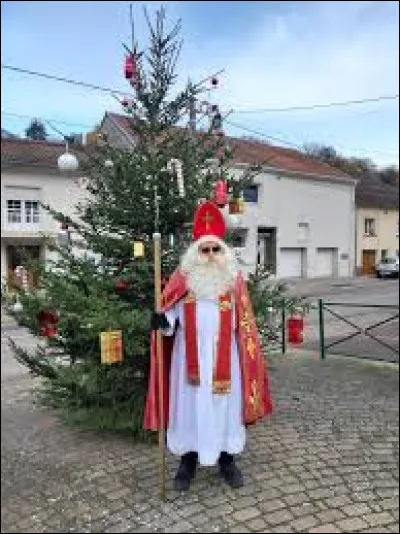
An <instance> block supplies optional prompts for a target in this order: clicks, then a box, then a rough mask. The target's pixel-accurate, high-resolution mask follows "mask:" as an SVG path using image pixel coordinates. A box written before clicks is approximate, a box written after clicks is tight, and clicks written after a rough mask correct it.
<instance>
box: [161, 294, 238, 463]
mask: <svg viewBox="0 0 400 534" xmlns="http://www.w3.org/2000/svg"><path fill="white" fill-rule="evenodd" d="M196 314H197V350H198V357H199V367H200V385H198V386H193V385H191V384H189V383H188V381H187V375H186V357H185V335H184V327H185V325H184V305H183V301H179V302H178V303H177V304H176V305H175V306H174V307H173V308H171V309H170V310H169V311H168V312H167V313H166V316H167V319H168V322H169V324H170V326H171V328H170V329H169V330H164V331H163V334H164V335H172V333H173V327H174V325H175V321H176V319H179V325H180V326H179V327H178V330H177V332H176V337H175V343H174V348H173V353H172V362H171V377H170V408H169V426H168V429H167V447H168V449H169V450H170V451H171V452H172V453H173V454H177V455H179V456H181V455H183V454H185V453H186V452H189V451H196V452H197V453H198V456H199V463H200V464H201V465H215V464H216V463H217V461H218V458H219V455H220V453H221V452H222V451H226V452H228V453H230V454H238V453H240V452H242V450H243V448H244V445H245V440H246V431H245V427H244V425H243V419H242V417H243V416H242V387H241V373H240V364H239V354H238V348H237V341H236V334H235V330H234V328H235V325H234V324H233V325H232V326H233V330H232V331H233V332H234V334H233V335H232V348H231V365H232V368H231V369H232V371H231V380H232V384H231V392H230V393H228V394H214V393H213V392H212V377H213V355H214V344H215V340H216V339H217V337H218V331H219V304H218V302H216V301H212V300H205V299H200V300H197V301H196ZM234 315H235V314H232V317H233V319H232V320H233V321H234Z"/></svg>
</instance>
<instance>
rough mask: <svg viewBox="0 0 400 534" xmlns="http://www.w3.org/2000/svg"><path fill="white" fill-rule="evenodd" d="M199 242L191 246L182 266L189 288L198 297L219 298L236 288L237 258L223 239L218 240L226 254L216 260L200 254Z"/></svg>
mask: <svg viewBox="0 0 400 534" xmlns="http://www.w3.org/2000/svg"><path fill="white" fill-rule="evenodd" d="M201 241H202V240H199V242H201ZM204 241H206V239H204ZM199 242H197V244H194V245H192V246H191V247H189V249H188V251H187V252H186V254H185V256H184V258H183V260H182V264H181V267H182V270H183V271H184V273H185V274H186V280H187V284H188V289H189V291H190V292H191V293H192V294H193V295H194V296H195V297H196V298H198V299H208V300H217V299H218V297H219V296H220V295H223V294H225V293H226V292H227V291H229V290H231V289H233V288H234V285H235V279H236V274H237V263H236V258H235V257H234V255H233V253H232V252H231V250H230V249H229V248H228V246H227V245H226V244H225V243H224V242H223V241H220V240H217V242H218V244H219V245H220V246H221V247H222V248H223V249H224V251H225V254H224V255H223V256H221V257H218V258H216V259H215V261H209V260H208V258H204V257H202V256H200V255H199V254H198V244H199Z"/></svg>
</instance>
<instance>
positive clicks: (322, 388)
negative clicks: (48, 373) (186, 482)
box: [1, 332, 399, 533]
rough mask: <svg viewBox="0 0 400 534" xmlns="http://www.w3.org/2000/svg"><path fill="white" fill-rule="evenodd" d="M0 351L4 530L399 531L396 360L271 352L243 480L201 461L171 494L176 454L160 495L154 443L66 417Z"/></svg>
mask: <svg viewBox="0 0 400 534" xmlns="http://www.w3.org/2000/svg"><path fill="white" fill-rule="evenodd" d="M8 333H11V332H8ZM2 334H3V332H2ZM22 337H23V336H22V334H21V339H22ZM3 344H4V341H3V339H2V345H3ZM3 352H4V353H5V354H6V356H5V357H4V359H3V360H2V369H3V368H5V369H6V370H7V372H6V373H5V377H4V378H3V373H2V388H1V396H2V421H1V424H2V434H1V436H2V448H1V463H2V472H1V481H2V484H1V507H2V510H1V532H186V531H188V532H205V531H207V532H271V533H272V532H287V533H290V532H310V533H311V532H398V531H399V519H398V517H399V516H398V495H399V485H398V476H399V475H398V467H399V452H398V450H399V442H398V434H399V407H398V400H399V399H398V397H399V376H398V367H395V366H389V365H373V364H371V363H369V362H362V361H355V360H350V359H343V358H337V357H330V358H329V359H328V360H326V361H325V362H321V361H319V360H318V359H317V358H313V357H310V356H306V355H305V354H303V355H301V354H298V355H287V356H285V357H278V356H276V357H273V358H271V362H270V374H271V386H272V390H273V393H274V398H275V404H276V409H275V413H274V415H273V416H272V417H271V418H270V419H268V421H266V422H264V423H262V424H260V425H258V426H256V427H254V428H252V429H251V430H250V431H249V432H248V445H247V448H246V451H245V453H244V454H243V455H241V456H240V458H239V459H238V463H239V465H240V467H241V468H242V470H243V474H244V477H245V486H244V487H243V488H241V489H239V490H231V489H229V488H228V487H226V486H225V485H224V484H223V482H222V481H221V480H220V478H219V476H218V474H217V471H216V468H201V469H200V470H199V472H198V475H197V477H196V479H195V480H194V482H193V485H192V487H191V489H190V491H189V492H188V493H187V494H185V495H181V494H175V493H174V491H173V489H172V477H173V474H174V471H175V469H176V466H177V460H176V459H175V458H173V457H170V456H169V457H168V458H167V501H166V502H164V503H160V501H159V494H158V466H157V461H156V459H157V448H156V447H151V446H145V445H138V444H134V443H133V442H132V441H131V440H130V439H128V438H126V437H120V436H116V435H110V434H100V433H96V432H88V431H78V430H73V429H68V428H65V427H63V426H61V425H60V424H59V423H58V421H57V420H56V419H55V418H54V416H53V415H52V414H51V413H47V412H45V411H41V410H39V409H37V408H35V407H34V405H33V404H32V398H31V393H30V390H31V389H32V387H33V386H34V381H33V380H32V379H31V378H30V377H29V376H27V375H26V373H25V371H24V370H21V369H20V368H18V367H14V368H13V367H12V365H13V364H12V363H11V361H10V358H11V357H10V355H9V353H8V352H7V350H6V349H5V348H3ZM12 369H14V371H13V372H11V371H12Z"/></svg>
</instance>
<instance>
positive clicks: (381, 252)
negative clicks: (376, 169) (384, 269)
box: [356, 179, 399, 276]
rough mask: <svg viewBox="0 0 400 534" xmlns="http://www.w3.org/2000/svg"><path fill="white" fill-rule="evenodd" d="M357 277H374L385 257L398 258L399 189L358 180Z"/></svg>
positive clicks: (379, 183) (371, 181)
mask: <svg viewBox="0 0 400 534" xmlns="http://www.w3.org/2000/svg"><path fill="white" fill-rule="evenodd" d="M356 214H357V220H356V260H357V273H358V274H363V275H367V276H368V275H373V274H374V273H375V265H376V264H377V263H378V262H379V261H380V260H381V259H382V258H385V257H394V256H398V255H399V189H398V187H396V186H391V185H385V184H382V183H381V182H378V181H373V180H372V179H371V180H370V181H368V180H361V181H360V182H359V183H358V185H357V187H356Z"/></svg>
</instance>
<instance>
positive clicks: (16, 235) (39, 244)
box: [1, 138, 84, 287]
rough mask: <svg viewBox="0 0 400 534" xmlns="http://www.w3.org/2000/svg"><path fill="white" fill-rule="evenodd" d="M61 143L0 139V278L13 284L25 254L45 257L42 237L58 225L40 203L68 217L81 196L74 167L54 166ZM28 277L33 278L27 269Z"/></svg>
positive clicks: (57, 229) (62, 150) (56, 231)
mask: <svg viewBox="0 0 400 534" xmlns="http://www.w3.org/2000/svg"><path fill="white" fill-rule="evenodd" d="M63 153H65V143H51V142H46V141H31V140H28V139H4V138H3V139H2V140H1V282H2V285H3V284H6V285H7V286H8V287H10V286H11V287H12V286H19V285H20V284H21V281H22V280H21V276H20V275H19V274H18V272H19V271H21V269H18V267H20V266H23V267H25V265H24V263H26V259H28V260H29V258H33V259H36V258H41V259H44V260H45V259H48V258H49V257H50V252H49V250H48V249H47V247H46V246H45V236H49V237H57V236H58V235H59V234H60V231H61V228H60V224H59V223H57V222H56V221H55V220H54V219H53V217H52V216H51V215H49V214H48V213H46V212H45V211H44V210H43V209H42V207H41V203H44V204H48V205H50V206H51V207H52V208H54V209H56V210H57V211H60V212H62V213H64V214H66V215H70V216H73V215H74V213H75V207H76V204H77V202H78V201H79V200H81V199H82V197H83V194H84V192H83V189H82V188H81V187H80V182H79V176H80V174H79V172H77V173H69V174H64V173H61V172H60V171H59V170H58V167H57V160H58V157H59V156H60V155H61V154H63ZM28 282H30V283H33V280H32V279H31V277H30V276H29V273H28Z"/></svg>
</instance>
